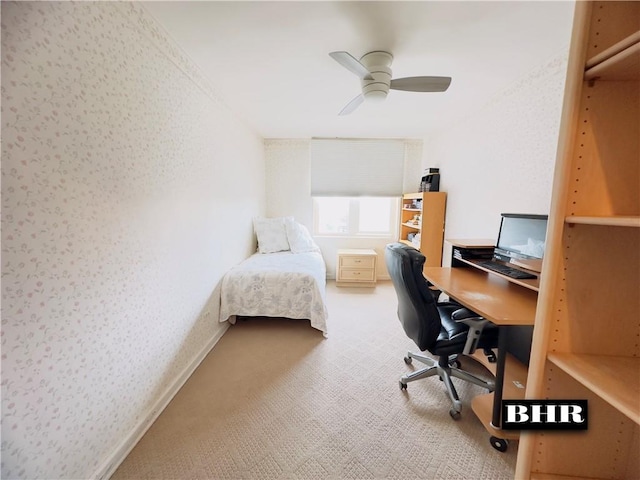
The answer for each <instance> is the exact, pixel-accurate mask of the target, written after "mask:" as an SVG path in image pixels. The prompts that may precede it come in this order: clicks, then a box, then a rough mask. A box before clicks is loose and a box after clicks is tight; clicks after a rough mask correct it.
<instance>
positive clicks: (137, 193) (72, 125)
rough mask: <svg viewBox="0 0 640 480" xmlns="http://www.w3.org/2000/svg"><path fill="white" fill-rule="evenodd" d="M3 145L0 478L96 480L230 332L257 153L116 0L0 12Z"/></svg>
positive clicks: (202, 86) (159, 35) (252, 141)
mask: <svg viewBox="0 0 640 480" xmlns="http://www.w3.org/2000/svg"><path fill="white" fill-rule="evenodd" d="M2 136H3V138H2V295H3V296H2V307H3V309H2V340H1V342H2V477H3V478H90V477H94V476H100V475H102V474H104V473H105V472H108V471H109V464H110V463H111V462H113V461H117V460H118V459H119V457H121V456H122V455H123V454H124V453H126V449H127V448H128V447H129V446H131V445H132V442H133V441H135V440H136V438H137V436H138V435H139V434H140V433H141V432H142V431H143V430H144V428H145V427H146V426H147V425H148V424H149V421H150V420H151V419H153V416H154V415H155V414H157V412H158V411H159V409H160V408H162V406H163V404H164V403H163V402H166V401H167V400H168V399H169V398H170V397H171V394H172V393H173V392H174V391H175V388H177V386H179V384H180V382H181V381H183V380H184V379H185V376H186V375H187V374H188V373H189V372H190V369H191V368H192V367H193V366H194V364H195V363H197V361H198V359H199V358H201V356H202V355H204V354H205V353H206V352H207V351H208V349H210V348H211V346H212V345H213V344H214V342H215V341H216V340H217V338H219V336H220V335H221V334H222V333H223V332H224V329H225V326H224V325H222V324H220V323H218V321H217V317H218V304H219V293H218V288H219V284H220V280H221V278H222V276H223V275H224V273H225V272H226V271H227V270H228V269H229V268H230V267H231V266H232V265H234V264H235V263H237V262H239V261H241V260H242V259H243V258H245V257H246V256H248V255H249V254H250V253H251V252H252V251H253V249H254V241H255V240H254V236H253V232H252V223H251V218H252V217H253V216H254V215H260V214H264V212H265V210H264V202H265V187H264V180H265V173H264V154H263V145H262V140H261V139H260V138H259V137H258V136H257V135H255V134H254V133H253V132H252V131H250V130H249V129H248V128H247V127H246V126H245V125H243V124H242V123H241V122H240V121H238V120H237V118H236V117H235V116H234V115H233V114H232V113H231V112H230V111H229V110H228V109H227V107H226V106H225V105H224V104H223V103H222V102H221V101H220V100H219V99H218V98H217V97H216V95H215V94H214V92H212V91H211V89H210V87H209V86H208V85H207V84H206V82H205V81H203V79H202V78H201V77H200V75H199V73H198V71H197V69H196V68H195V67H194V66H193V65H192V64H191V63H190V62H189V60H188V59H186V58H185V57H184V55H183V54H182V53H181V51H180V50H179V49H177V48H175V47H174V46H173V44H172V42H171V41H170V40H169V39H168V37H167V36H166V34H165V33H164V32H163V31H162V30H161V29H159V28H158V27H157V26H156V25H155V24H154V22H153V20H152V18H151V17H150V16H148V15H146V14H145V12H144V10H143V9H141V7H140V6H139V5H136V4H133V3H111V2H87V3H84V2H78V3H68V2H54V3H48V2H43V3H41V2H29V3H7V2H2Z"/></svg>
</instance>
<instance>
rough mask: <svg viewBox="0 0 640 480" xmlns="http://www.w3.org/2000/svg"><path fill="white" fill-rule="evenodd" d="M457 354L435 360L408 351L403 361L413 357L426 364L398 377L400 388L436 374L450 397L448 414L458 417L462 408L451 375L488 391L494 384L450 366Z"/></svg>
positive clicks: (408, 361)
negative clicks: (450, 407)
mask: <svg viewBox="0 0 640 480" xmlns="http://www.w3.org/2000/svg"><path fill="white" fill-rule="evenodd" d="M456 357H457V356H454V357H453V358H449V357H447V356H440V357H438V361H437V362H436V361H435V360H434V359H433V358H431V357H428V356H426V355H423V354H421V353H413V352H408V353H407V356H406V357H405V359H404V361H405V363H407V364H410V363H411V362H412V360H413V359H415V360H417V361H419V362H420V363H424V364H425V365H427V367H426V368H423V369H420V370H417V371H415V372H412V373H408V374H406V375H403V376H402V377H401V378H400V388H401V389H402V390H404V389H406V388H407V383H409V382H415V381H416V380H420V379H421V378H427V377H433V376H434V375H437V376H438V377H440V380H442V381H443V382H444V384H445V386H446V388H447V393H448V394H449V398H451V402H452V403H453V407H452V409H451V410H450V411H449V414H450V415H451V416H452V417H453V418H454V419H456V420H457V419H458V418H460V411H461V410H462V402H460V397H458V392H457V391H456V388H455V387H454V385H453V382H452V381H451V377H456V378H459V379H461V380H464V381H465V382H470V383H473V384H475V385H478V386H480V387H483V388H486V389H487V390H489V392H492V391H493V390H494V388H495V385H494V383H493V382H492V381H487V380H485V379H483V378H480V377H478V376H476V375H474V374H472V373H469V372H467V371H465V370H461V369H460V368H458V367H455V366H452V365H451V364H452V363H456V362H457V360H456Z"/></svg>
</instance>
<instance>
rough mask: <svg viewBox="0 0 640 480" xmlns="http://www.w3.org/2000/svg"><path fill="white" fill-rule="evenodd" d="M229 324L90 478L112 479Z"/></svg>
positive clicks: (224, 325)
mask: <svg viewBox="0 0 640 480" xmlns="http://www.w3.org/2000/svg"><path fill="white" fill-rule="evenodd" d="M229 326H230V324H229V322H224V324H222V328H221V329H220V330H219V331H218V332H216V334H215V335H214V336H213V337H212V338H211V339H210V340H209V341H208V342H207V344H206V345H205V346H204V347H203V348H202V350H200V352H199V353H198V354H197V355H196V356H195V358H194V359H193V361H192V362H191V363H190V364H189V365H187V366H186V367H185V369H184V370H183V371H182V373H181V374H180V375H178V376H177V377H176V379H175V380H174V381H173V382H172V383H171V384H170V385H169V386H168V387H167V389H166V390H165V392H164V393H163V394H162V395H161V396H160V398H159V399H158V401H156V402H155V403H154V404H153V405H152V407H151V408H150V409H149V411H148V412H147V415H146V417H145V419H144V420H142V421H141V422H140V423H138V424H137V425H136V426H135V428H134V429H133V430H132V431H131V433H130V434H129V435H127V437H126V438H124V439H123V440H122V442H120V445H118V447H117V448H116V449H115V450H114V451H113V453H112V454H111V455H110V456H109V457H108V458H107V459H106V460H105V461H104V462H102V465H100V467H99V468H98V469H97V470H96V472H95V473H94V474H93V475H91V477H90V478H95V479H98V480H104V479H107V478H110V477H111V475H113V474H114V473H115V471H116V469H117V468H118V467H119V466H120V464H121V463H122V462H123V461H124V459H125V458H127V455H129V453H130V452H131V450H133V447H135V446H136V444H137V443H138V442H139V441H140V439H141V438H142V436H143V435H144V434H145V433H146V432H147V430H149V428H150V427H151V425H153V422H155V421H156V419H157V418H158V417H159V416H160V414H161V413H162V411H163V410H164V409H165V408H166V407H167V405H169V402H170V401H171V400H172V399H173V397H175V395H176V394H177V393H178V391H180V389H181V388H182V386H183V385H184V384H185V383H186V381H187V380H189V377H190V376H191V375H192V374H193V372H194V371H195V370H196V368H198V365H200V363H201V362H202V361H203V360H204V358H205V357H206V356H207V354H208V353H209V352H210V351H211V349H212V348H213V347H214V346H215V345H216V343H218V341H219V340H220V339H221V338H222V335H224V334H225V332H226V331H227V329H228V328H229Z"/></svg>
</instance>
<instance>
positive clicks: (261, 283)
mask: <svg viewBox="0 0 640 480" xmlns="http://www.w3.org/2000/svg"><path fill="white" fill-rule="evenodd" d="M269 220H276V219H269ZM278 220H280V219H278ZM281 221H282V227H283V232H285V238H286V245H285V242H283V241H282V238H279V242H280V243H279V244H278V243H277V242H276V243H273V238H274V237H273V235H271V237H272V238H271V240H267V237H269V235H264V234H263V235H261V234H260V233H261V232H262V233H264V231H263V230H261V228H260V222H259V221H256V220H255V219H254V228H255V231H256V234H257V237H258V252H257V253H254V254H253V255H251V256H250V257H249V258H247V259H246V260H244V261H243V262H241V263H240V264H238V265H236V266H235V267H233V268H232V269H231V270H229V272H227V274H226V275H225V276H224V278H223V280H222V289H221V297H220V321H221V322H225V321H229V322H230V323H232V324H233V323H235V320H236V317H237V316H247V317H284V318H291V319H301V320H303V319H308V320H309V321H310V322H311V326H312V327H313V328H316V329H318V330H320V331H321V332H322V333H323V334H324V335H325V336H326V335H327V317H328V313H327V307H326V302H325V287H326V266H325V263H324V259H323V257H322V254H321V253H320V249H319V248H318V247H317V245H316V244H315V243H314V242H313V240H312V239H311V237H310V235H309V234H308V231H307V230H306V228H304V227H303V226H301V225H300V224H296V223H295V222H293V219H291V217H282V219H281ZM290 222H293V224H290ZM275 223H278V222H275ZM287 226H288V227H289V228H286V227H287ZM270 233H271V234H273V231H271V232H270ZM279 233H280V232H279V231H278V234H279ZM287 234H288V235H287ZM261 240H262V241H261ZM285 248H286V250H285ZM273 250H276V251H273Z"/></svg>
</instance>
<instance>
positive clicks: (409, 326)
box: [385, 243, 498, 420]
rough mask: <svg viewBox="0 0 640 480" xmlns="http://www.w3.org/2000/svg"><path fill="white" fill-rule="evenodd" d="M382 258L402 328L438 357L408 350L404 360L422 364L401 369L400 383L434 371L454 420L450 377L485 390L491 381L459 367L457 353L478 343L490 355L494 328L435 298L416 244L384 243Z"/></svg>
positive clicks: (469, 351) (494, 341)
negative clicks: (407, 370)
mask: <svg viewBox="0 0 640 480" xmlns="http://www.w3.org/2000/svg"><path fill="white" fill-rule="evenodd" d="M385 261H386V264H387V269H388V271H389V276H390V277H391V281H392V282H393V286H394V288H395V290H396V294H397V296H398V318H399V319H400V323H401V324H402V326H403V327H404V331H405V333H406V334H407V336H408V337H409V338H411V339H412V340H413V341H414V342H415V343H416V345H417V346H418V348H419V349H420V350H421V351H423V352H424V351H427V350H428V351H429V352H431V353H432V354H433V355H436V356H437V357H438V360H437V362H436V361H435V360H434V359H433V358H431V357H428V356H425V355H422V354H418V353H412V352H408V353H407V356H406V357H405V359H404V361H405V363H407V364H410V363H411V361H412V359H416V360H418V361H419V362H422V363H424V364H426V365H427V367H426V368H424V369H422V370H418V371H415V372H413V373H410V374H407V375H403V376H402V378H401V379H400V388H401V389H402V390H406V388H407V383H408V382H413V381H415V380H418V379H420V378H426V377H431V376H433V375H438V376H439V377H440V380H442V381H443V382H444V384H445V385H446V387H447V392H448V393H449V397H451V401H452V402H453V408H451V410H449V414H450V415H451V417H452V418H454V419H455V420H457V419H458V418H460V410H461V408H462V403H461V402H460V398H459V397H458V393H457V392H456V389H455V387H454V386H453V382H452V381H451V377H457V378H460V379H462V380H465V381H467V382H471V383H474V384H476V385H480V386H481V387H484V388H487V389H488V390H489V391H493V389H494V382H493V381H487V380H484V379H482V378H480V377H477V376H476V375H473V374H471V373H469V372H466V371H464V370H461V369H460V368H459V366H460V362H459V360H458V356H459V355H470V354H472V353H473V352H474V351H475V350H476V349H477V348H482V349H483V350H484V351H485V353H486V354H487V355H491V356H493V352H492V351H491V349H492V348H495V347H497V346H498V329H497V327H496V326H495V325H493V324H492V323H490V322H489V321H488V320H485V319H484V318H482V317H480V316H479V315H477V314H476V313H474V312H472V311H471V310H468V309H466V308H462V307H461V306H460V305H459V304H457V303H452V302H441V303H438V302H437V299H436V298H434V296H433V294H432V293H431V291H430V290H429V286H428V283H427V280H426V279H425V278H424V275H423V273H422V269H423V266H424V262H425V257H424V255H422V253H420V252H419V251H418V250H416V249H415V248H412V247H410V246H408V245H405V244H403V243H392V244H389V245H387V247H386V249H385ZM490 358H491V357H490Z"/></svg>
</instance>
